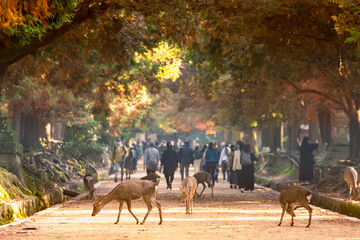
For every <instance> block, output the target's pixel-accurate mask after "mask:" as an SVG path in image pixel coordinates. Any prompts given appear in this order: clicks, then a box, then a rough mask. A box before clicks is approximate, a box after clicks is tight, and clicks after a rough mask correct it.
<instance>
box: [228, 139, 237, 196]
mask: <svg viewBox="0 0 360 240" xmlns="http://www.w3.org/2000/svg"><path fill="white" fill-rule="evenodd" d="M230 150H231V151H230V152H229V153H228V155H227V156H228V158H227V159H228V162H227V168H228V172H229V183H230V188H234V189H236V185H237V180H236V171H235V170H233V167H234V156H235V145H231V146H230Z"/></svg>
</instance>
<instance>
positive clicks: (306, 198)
mask: <svg viewBox="0 0 360 240" xmlns="http://www.w3.org/2000/svg"><path fill="white" fill-rule="evenodd" d="M310 200H311V191H310V190H309V189H307V188H306V187H303V186H290V187H288V188H286V189H284V190H282V191H281V193H280V196H279V202H280V205H281V207H282V213H281V218H280V222H279V226H280V225H281V223H282V219H283V217H284V213H285V211H286V212H287V213H288V214H290V215H291V225H290V226H293V225H294V217H295V213H294V210H295V209H297V208H299V207H304V208H306V209H307V210H308V211H309V222H308V225H307V226H306V227H309V226H310V224H311V215H312V208H311V207H310V206H309V202H310ZM296 203H299V204H300V206H296V207H295V208H294V204H296Z"/></svg>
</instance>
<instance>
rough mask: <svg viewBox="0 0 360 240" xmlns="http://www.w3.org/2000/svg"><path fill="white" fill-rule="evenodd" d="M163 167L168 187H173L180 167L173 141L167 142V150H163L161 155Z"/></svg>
mask: <svg viewBox="0 0 360 240" xmlns="http://www.w3.org/2000/svg"><path fill="white" fill-rule="evenodd" d="M162 168H163V173H164V175H165V179H166V185H167V187H166V189H170V190H171V189H172V182H173V181H174V174H175V171H176V170H177V168H178V160H177V156H176V152H175V151H174V149H173V145H172V143H171V142H167V144H166V150H165V151H164V152H163V154H162V156H161V166H160V169H162Z"/></svg>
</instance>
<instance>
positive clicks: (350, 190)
mask: <svg viewBox="0 0 360 240" xmlns="http://www.w3.org/2000/svg"><path fill="white" fill-rule="evenodd" d="M351 192H352V187H350V189H349V201H350V200H351Z"/></svg>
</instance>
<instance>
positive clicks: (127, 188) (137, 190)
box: [92, 180, 162, 225]
mask: <svg viewBox="0 0 360 240" xmlns="http://www.w3.org/2000/svg"><path fill="white" fill-rule="evenodd" d="M140 198H142V199H143V200H144V202H145V203H146V206H147V208H148V211H147V213H146V215H145V217H144V220H143V221H142V222H141V223H140V224H144V223H145V221H146V218H147V217H148V215H149V214H150V212H151V209H152V205H151V204H156V206H157V208H158V209H159V216H160V222H159V225H160V224H161V223H162V213H161V204H160V203H159V202H158V201H156V199H155V183H153V182H151V181H148V180H136V181H131V182H125V183H121V184H119V185H117V186H116V187H115V188H114V189H113V190H112V191H111V192H110V193H109V194H108V195H106V196H105V197H104V198H102V199H99V200H97V201H96V202H95V203H94V208H93V212H92V216H96V214H98V213H99V212H100V210H101V209H102V208H103V207H104V206H105V205H106V204H108V203H109V202H111V201H113V200H115V201H118V202H120V206H119V214H118V217H117V220H116V222H115V224H117V223H118V222H119V219H120V214H121V209H122V207H123V205H124V203H125V202H126V204H127V207H128V210H129V212H130V213H131V215H132V216H133V217H134V218H135V219H136V224H138V223H139V219H138V218H137V217H136V216H135V215H134V213H133V212H132V211H131V202H132V200H136V199H140Z"/></svg>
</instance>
